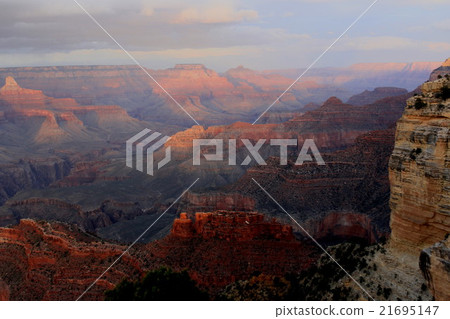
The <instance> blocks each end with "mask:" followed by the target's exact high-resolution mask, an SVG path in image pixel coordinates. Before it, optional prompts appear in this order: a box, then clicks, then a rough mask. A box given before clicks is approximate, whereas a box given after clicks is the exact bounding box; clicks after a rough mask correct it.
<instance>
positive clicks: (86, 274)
mask: <svg viewBox="0 0 450 319" xmlns="http://www.w3.org/2000/svg"><path fill="white" fill-rule="evenodd" d="M124 249H125V247H123V246H120V245H114V244H105V243H101V242H100V241H99V239H98V238H96V237H93V236H91V235H88V234H86V233H84V232H81V231H80V230H79V229H78V228H77V227H76V226H73V225H72V226H71V225H67V224H60V223H48V222H36V221H33V220H27V219H25V220H22V221H21V222H20V224H19V225H17V226H15V227H13V228H0V278H1V279H2V281H3V284H1V283H2V281H0V298H9V299H11V300H75V299H77V298H78V297H79V296H80V295H81V293H83V292H84V291H85V289H86V288H87V287H88V286H89V285H90V284H92V283H93V282H94V280H95V279H97V277H98V276H99V275H100V274H101V273H103V271H104V270H105V269H106V267H108V265H109V264H111V263H112V261H114V259H115V258H117V257H118V256H119V255H120V254H121V253H122V252H123V250H124ZM141 274H142V270H141V268H140V266H139V263H138V262H137V261H136V259H134V258H133V257H131V256H129V255H127V256H124V257H123V258H122V260H121V262H120V263H119V264H118V265H116V267H113V268H112V269H110V271H108V273H106V274H105V276H103V277H102V279H101V280H99V281H98V282H97V284H96V285H95V286H94V287H92V289H91V290H90V291H89V292H88V293H87V294H86V299H88V300H102V299H103V294H104V291H105V289H111V288H112V287H114V286H115V285H116V284H117V283H118V282H120V281H121V280H122V279H123V278H139V276H140V275H141Z"/></svg>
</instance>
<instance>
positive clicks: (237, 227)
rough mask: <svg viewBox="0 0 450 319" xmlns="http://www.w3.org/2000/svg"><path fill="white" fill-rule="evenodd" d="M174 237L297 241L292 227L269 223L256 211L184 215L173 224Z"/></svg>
mask: <svg viewBox="0 0 450 319" xmlns="http://www.w3.org/2000/svg"><path fill="white" fill-rule="evenodd" d="M171 236H173V237H179V238H202V239H219V240H227V241H230V240H231V241H238V242H243V241H252V240H258V239H264V240H267V239H272V240H282V241H294V240H295V237H294V234H293V232H292V227H291V226H289V225H282V224H280V223H278V222H276V221H275V220H272V221H266V220H265V216H264V215H263V214H260V213H256V212H229V211H215V212H208V213H196V214H195V217H193V218H192V217H189V216H188V214H187V213H181V214H180V218H179V219H176V220H175V221H174V224H173V228H172V232H171Z"/></svg>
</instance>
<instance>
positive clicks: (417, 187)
mask: <svg viewBox="0 0 450 319" xmlns="http://www.w3.org/2000/svg"><path fill="white" fill-rule="evenodd" d="M448 85H449V81H448V80H446V79H441V80H437V81H434V82H427V83H425V84H424V85H422V95H421V96H415V97H412V98H411V99H409V100H408V102H407V108H406V110H405V112H404V114H403V116H402V118H401V119H400V120H399V121H398V123H397V132H396V141H395V148H394V151H393V154H392V156H391V159H390V162H389V176H390V182H391V199H390V206H391V209H392V214H391V228H392V236H391V246H392V247H393V248H394V249H396V250H399V251H407V252H408V251H409V252H412V253H415V254H418V253H419V252H420V250H421V249H423V248H426V247H428V246H430V245H432V244H434V243H435V242H438V241H441V240H442V239H443V238H444V236H445V235H446V234H447V233H448V232H450V206H449V203H450V193H449V189H450V170H449V169H450V148H449V143H448V141H449V135H450V101H449V100H448V99H447V100H444V99H442V98H441V97H440V94H441V90H442V89H443V88H444V87H448Z"/></svg>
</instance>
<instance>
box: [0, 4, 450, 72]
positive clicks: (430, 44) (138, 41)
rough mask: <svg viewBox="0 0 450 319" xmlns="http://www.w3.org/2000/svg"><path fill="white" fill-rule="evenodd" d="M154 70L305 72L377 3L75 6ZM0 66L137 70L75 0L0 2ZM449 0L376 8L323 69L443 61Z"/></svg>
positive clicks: (449, 49) (447, 50) (449, 48)
mask: <svg viewBox="0 0 450 319" xmlns="http://www.w3.org/2000/svg"><path fill="white" fill-rule="evenodd" d="M78 1H79V2H80V4H82V5H83V6H84V7H85V8H86V10H87V11H88V12H90V13H91V14H92V15H93V16H94V17H95V18H96V19H97V20H98V21H99V22H100V23H101V24H102V25H103V27H104V28H105V29H106V30H108V31H109V32H110V33H111V34H112V35H113V36H114V37H115V38H116V39H117V41H118V42H119V43H120V44H122V45H123V46H124V47H125V48H126V49H127V50H129V51H130V52H131V54H133V55H134V56H135V57H136V59H137V60H139V62H140V63H141V64H142V65H144V66H146V67H149V68H153V69H159V68H168V67H171V66H173V65H174V64H176V63H203V64H205V65H206V66H207V67H210V68H213V69H215V70H218V71H225V70H226V69H228V68H232V67H236V66H238V65H244V66H246V67H249V68H252V69H258V70H264V69H275V68H300V67H306V66H308V65H309V64H310V63H311V62H312V61H313V60H314V59H315V58H316V57H317V56H318V55H319V54H320V53H322V52H323V50H325V49H326V48H327V47H328V46H329V45H330V44H331V43H332V42H333V41H334V40H335V39H336V38H337V37H338V36H339V34H340V33H342V32H343V31H344V30H345V29H346V28H347V27H348V26H349V25H350V24H351V23H352V22H353V21H354V20H355V19H356V17H357V16H359V15H360V14H361V13H362V12H363V11H364V10H365V9H366V8H367V7H368V6H369V5H370V4H371V3H372V2H373V0H246V1H244V0H195V1H181V0H120V1H117V0H95V1H93V0H78ZM0 6H1V7H0V66H1V67H7V66H35V65H78V64H88V65H90V64H130V63H132V62H131V61H130V59H129V58H128V57H127V56H126V55H125V54H124V53H123V52H122V51H121V50H120V49H119V48H118V47H117V45H116V44H115V43H114V42H113V41H112V40H111V39H110V38H108V36H107V35H106V34H105V33H104V32H103V31H102V30H101V29H100V28H99V27H98V26H97V25H95V24H94V23H93V22H92V21H91V20H90V19H89V17H88V16H87V15H86V14H85V13H84V12H83V11H82V10H81V9H80V8H79V7H78V6H77V5H76V3H75V2H74V1H73V0H0ZM449 12H450V0H379V1H378V3H377V4H376V5H375V6H374V7H373V8H372V9H371V10H370V11H369V12H368V13H367V14H366V15H365V16H364V17H363V18H362V19H361V20H360V21H359V22H358V23H357V24H356V25H355V26H354V27H353V28H352V29H351V30H350V31H349V32H348V33H347V34H346V36H345V37H344V38H342V40H341V41H339V42H338V43H337V44H336V45H335V47H334V48H333V49H332V50H331V51H330V52H328V53H327V54H326V55H325V56H324V57H323V59H322V60H321V61H320V62H319V63H318V66H347V65H351V64H353V63H361V62H413V61H443V60H445V59H446V58H447V57H449V56H450V36H449V34H450V18H449V16H448V13H449Z"/></svg>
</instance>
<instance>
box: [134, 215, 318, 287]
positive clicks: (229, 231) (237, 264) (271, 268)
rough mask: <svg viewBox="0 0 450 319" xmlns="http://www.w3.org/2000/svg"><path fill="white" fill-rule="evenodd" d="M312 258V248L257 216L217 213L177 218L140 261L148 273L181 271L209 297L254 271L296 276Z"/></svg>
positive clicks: (289, 231) (147, 246)
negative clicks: (169, 269) (164, 268)
mask: <svg viewBox="0 0 450 319" xmlns="http://www.w3.org/2000/svg"><path fill="white" fill-rule="evenodd" d="M311 245H312V244H311ZM315 253H316V248H315V247H314V246H310V244H308V243H302V242H299V241H297V240H296V239H295V237H294V235H293V233H292V228H291V227H290V226H287V225H282V224H279V223H278V222H275V221H266V220H265V217H264V215H262V214H258V213H243V212H226V211H216V212H212V213H197V214H195V217H192V218H190V217H188V214H181V215H180V219H177V220H175V222H174V226H173V228H172V232H171V234H170V235H169V236H168V237H166V238H164V239H162V240H159V241H156V242H152V243H149V244H147V245H146V248H145V250H142V251H141V255H140V256H139V258H140V259H141V260H143V262H144V264H145V265H146V267H149V268H155V267H157V265H161V264H165V265H167V266H170V267H172V268H174V269H177V270H181V269H185V268H186V269H187V270H188V272H189V274H190V275H191V277H192V278H194V280H196V281H197V282H198V283H199V284H200V285H201V286H202V287H203V288H205V289H208V290H209V291H210V292H212V293H213V294H214V292H217V291H218V290H219V289H220V288H221V287H224V286H226V285H228V284H230V283H231V282H234V281H236V280H240V279H246V278H249V277H250V276H251V274H252V273H254V272H255V271H259V272H262V273H265V274H269V275H278V276H279V275H281V274H285V273H296V272H299V271H300V270H302V269H305V268H307V267H308V266H309V265H310V264H311V262H312V261H313V260H314V258H315V257H314V256H315Z"/></svg>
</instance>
